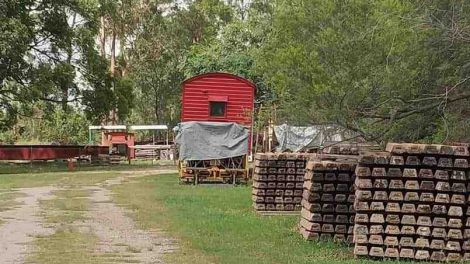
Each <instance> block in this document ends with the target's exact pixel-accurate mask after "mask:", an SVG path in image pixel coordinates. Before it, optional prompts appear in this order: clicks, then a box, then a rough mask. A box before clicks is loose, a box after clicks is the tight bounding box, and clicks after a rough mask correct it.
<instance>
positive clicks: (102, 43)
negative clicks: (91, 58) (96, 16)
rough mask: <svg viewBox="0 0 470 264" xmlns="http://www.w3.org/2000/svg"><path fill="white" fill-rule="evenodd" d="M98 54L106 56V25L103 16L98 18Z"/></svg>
mask: <svg viewBox="0 0 470 264" xmlns="http://www.w3.org/2000/svg"><path fill="white" fill-rule="evenodd" d="M100 22H101V23H100V36H99V38H100V55H101V57H103V58H105V57H106V27H105V19H104V16H101V18H100Z"/></svg>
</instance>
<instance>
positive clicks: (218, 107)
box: [210, 102, 227, 117]
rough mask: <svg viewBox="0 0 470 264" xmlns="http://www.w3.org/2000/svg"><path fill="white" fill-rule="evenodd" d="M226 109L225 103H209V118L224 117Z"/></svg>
mask: <svg viewBox="0 0 470 264" xmlns="http://www.w3.org/2000/svg"><path fill="white" fill-rule="evenodd" d="M226 108H227V103H226V102H210V115H211V117H224V116H225V111H226Z"/></svg>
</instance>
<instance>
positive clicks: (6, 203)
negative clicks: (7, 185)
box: [0, 191, 23, 212]
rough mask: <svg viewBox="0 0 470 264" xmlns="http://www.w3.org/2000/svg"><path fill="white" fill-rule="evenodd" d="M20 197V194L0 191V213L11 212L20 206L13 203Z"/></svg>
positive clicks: (17, 203)
mask: <svg viewBox="0 0 470 264" xmlns="http://www.w3.org/2000/svg"><path fill="white" fill-rule="evenodd" d="M22 196H23V194H22V193H17V192H1V191H0V212H1V211H6V210H11V209H13V208H14V207H16V206H18V205H20V204H21V203H19V202H17V201H15V199H16V198H18V197H22Z"/></svg>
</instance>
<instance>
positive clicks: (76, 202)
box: [40, 189, 90, 225]
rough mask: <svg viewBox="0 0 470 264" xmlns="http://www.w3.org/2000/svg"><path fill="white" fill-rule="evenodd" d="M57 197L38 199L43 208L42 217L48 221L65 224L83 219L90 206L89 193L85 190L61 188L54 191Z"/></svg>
mask: <svg viewBox="0 0 470 264" xmlns="http://www.w3.org/2000/svg"><path fill="white" fill-rule="evenodd" d="M54 195H56V196H57V197H56V198H54V199H51V200H43V201H40V203H41V207H42V208H43V209H44V212H45V215H44V218H45V219H46V221H47V222H49V223H55V224H61V225H67V224H72V223H73V222H74V221H77V220H85V219H86V217H85V213H86V211H87V210H88V208H89V206H90V200H89V199H88V198H87V197H88V196H89V195H90V192H89V191H86V190H73V189H70V190H62V191H56V192H54Z"/></svg>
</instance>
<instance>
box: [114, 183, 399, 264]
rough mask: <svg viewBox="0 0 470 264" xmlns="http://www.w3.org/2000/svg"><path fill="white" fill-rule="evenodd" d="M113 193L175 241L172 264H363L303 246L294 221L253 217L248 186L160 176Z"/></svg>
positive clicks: (347, 251) (342, 251) (336, 248)
mask: <svg viewBox="0 0 470 264" xmlns="http://www.w3.org/2000/svg"><path fill="white" fill-rule="evenodd" d="M114 192H115V200H116V201H117V202H118V203H120V204H122V205H124V206H127V207H129V208H130V209H133V211H134V217H135V219H136V221H137V222H138V223H139V224H140V225H141V226H142V227H143V228H147V229H164V230H166V231H167V232H168V233H169V235H170V236H174V237H176V238H178V239H179V241H180V246H181V247H182V249H181V250H180V251H179V252H177V253H176V254H170V255H168V256H167V258H168V259H167V260H168V261H169V262H172V263H211V262H212V263H244V264H248V263H331V262H336V263H339V262H341V263H366V262H367V261H364V260H356V259H354V258H353V256H352V253H351V251H352V249H351V248H346V247H344V246H340V245H335V244H333V243H327V242H323V243H314V242H308V241H304V240H303V239H302V238H301V236H300V235H299V234H298V233H297V230H296V226H297V223H298V221H299V220H298V217H296V216H273V217H262V216H258V215H257V214H255V213H254V212H253V210H252V207H251V199H250V192H251V188H250V187H236V188H232V187H226V186H198V187H194V186H185V185H179V184H178V181H177V177H176V176H175V175H162V176H153V177H146V178H143V179H140V181H139V182H137V183H128V184H125V185H121V186H116V187H115V188H114ZM370 263H373V262H372V261H371V262H370ZM391 263H397V262H395V261H393V262H391Z"/></svg>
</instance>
